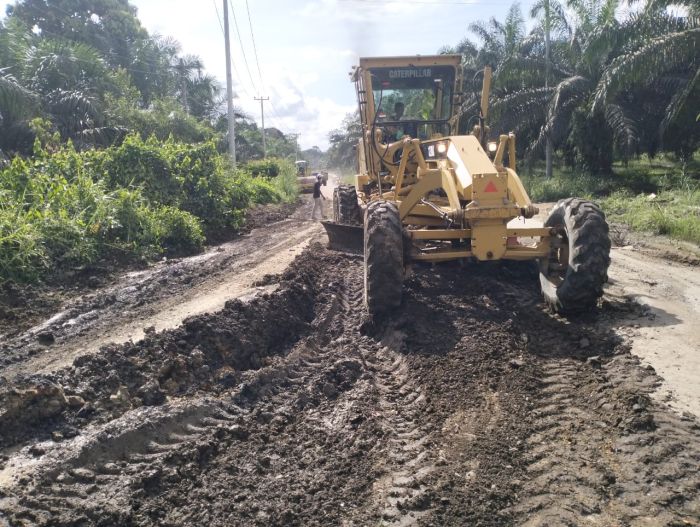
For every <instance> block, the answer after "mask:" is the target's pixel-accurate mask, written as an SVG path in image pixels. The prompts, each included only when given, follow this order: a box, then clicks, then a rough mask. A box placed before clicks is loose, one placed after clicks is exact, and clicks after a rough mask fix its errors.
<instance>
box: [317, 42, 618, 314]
mask: <svg viewBox="0 0 700 527" xmlns="http://www.w3.org/2000/svg"><path fill="white" fill-rule="evenodd" d="M460 62H461V57H460V56H459V55H439V56H416V57H392V58H361V59H360V64H359V66H356V67H354V68H353V71H352V73H351V78H352V81H353V82H354V84H355V89H356V93H357V101H358V105H359V114H360V120H361V124H362V131H363V133H362V137H361V139H360V140H359V142H358V145H357V161H358V167H359V171H358V174H357V175H356V176H355V184H354V186H350V185H344V186H340V187H338V188H336V189H335V191H334V195H333V221H329V222H324V226H325V227H326V231H327V233H328V238H329V242H330V247H331V248H337V249H346V250H353V249H355V250H360V249H361V251H362V252H363V253H364V264H365V265H364V268H365V280H364V288H365V304H366V307H367V309H368V311H369V313H370V314H371V315H377V314H379V313H382V312H386V311H388V310H391V309H393V308H395V307H397V306H398V305H399V304H400V303H401V295H402V285H403V279H404V273H405V268H406V266H407V265H409V264H411V263H412V262H445V261H450V260H459V259H472V260H477V261H480V262H486V261H497V260H535V261H537V262H538V263H539V269H540V283H541V286H542V293H543V295H544V298H545V300H546V302H547V304H548V305H549V306H550V307H551V308H552V309H553V310H554V311H558V312H574V311H581V310H585V309H589V308H591V307H592V306H594V305H595V304H596V302H597V299H598V298H599V297H600V296H601V294H602V288H603V284H604V283H605V282H606V281H607V269H608V265H609V263H610V257H609V253H610V240H609V236H608V225H607V223H606V221H605V216H604V214H603V212H602V211H601V210H600V208H599V207H598V206H597V205H595V204H593V203H591V202H589V201H585V200H582V199H578V198H569V199H565V200H562V201H560V202H559V203H557V205H556V206H555V207H554V209H553V210H552V211H551V213H550V215H549V217H548V218H547V220H546V221H545V222H544V224H541V223H540V224H536V225H534V226H533V225H532V224H531V222H530V224H529V225H523V223H522V222H523V221H525V219H527V218H532V217H533V216H535V215H536V214H537V213H538V212H539V211H538V209H537V208H536V207H534V206H533V205H532V203H531V201H530V198H529V197H528V194H527V192H526V191H525V188H524V187H523V184H522V182H521V180H520V178H519V177H518V175H517V173H516V171H515V168H516V164H515V161H516V160H515V135H514V134H512V133H508V134H503V135H500V136H499V137H498V138H497V139H496V140H495V141H492V142H491V141H489V138H488V131H489V129H488V127H487V126H486V118H487V115H488V99H489V91H490V82H491V70H490V68H486V69H485V71H484V78H483V87H482V93H481V108H480V113H479V115H478V116H475V118H476V123H477V124H475V126H474V127H473V129H472V130H471V131H470V132H471V133H469V134H468V135H460V133H459V131H458V125H459V121H460V119H459V118H460V104H461V97H462V75H461V70H460ZM506 158H507V162H506ZM516 218H520V219H519V221H518V222H515V223H518V225H514V224H513V222H511V220H514V219H516ZM509 222H511V223H509Z"/></svg>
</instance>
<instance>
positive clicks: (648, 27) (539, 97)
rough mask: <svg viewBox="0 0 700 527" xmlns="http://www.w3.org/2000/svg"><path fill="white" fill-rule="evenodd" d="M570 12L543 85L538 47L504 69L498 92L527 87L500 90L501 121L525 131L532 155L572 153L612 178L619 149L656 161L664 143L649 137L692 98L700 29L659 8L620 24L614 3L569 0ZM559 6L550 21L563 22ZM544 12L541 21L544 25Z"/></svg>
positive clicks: (554, 44)
mask: <svg viewBox="0 0 700 527" xmlns="http://www.w3.org/2000/svg"><path fill="white" fill-rule="evenodd" d="M569 5H570V7H571V8H572V10H573V12H574V13H575V16H574V19H573V20H571V21H570V22H569V27H572V28H573V30H571V32H570V35H571V36H570V37H569V38H567V39H564V38H562V36H559V38H556V39H555V41H554V42H552V46H551V47H552V49H551V52H552V57H551V67H550V68H548V67H547V66H549V65H550V61H547V60H546V49H545V50H544V54H545V60H544V63H545V74H544V76H543V77H542V76H540V75H533V74H532V71H533V68H532V64H533V62H534V63H536V62H538V61H539V60H540V59H541V58H542V51H543V50H540V49H539V48H538V47H534V48H532V49H531V50H526V53H525V54H524V55H523V56H517V57H514V58H513V59H511V60H509V61H506V62H504V63H503V64H502V68H501V71H499V72H498V73H499V75H498V77H499V80H500V84H501V86H506V87H508V88H512V87H513V79H519V80H521V81H522V80H523V79H530V82H527V83H524V84H523V85H522V86H521V87H520V88H519V89H516V90H515V91H508V90H501V91H500V92H498V85H499V82H497V90H496V92H497V93H496V95H497V96H496V103H495V105H494V109H495V110H496V111H495V114H496V116H497V117H500V119H499V122H498V126H499V127H508V126H513V127H514V128H516V131H519V132H520V133H522V132H524V135H525V137H526V138H528V153H529V155H530V156H537V155H540V154H541V153H542V151H543V150H544V151H545V152H546V149H547V143H548V141H551V144H552V147H565V146H567V144H569V145H571V144H573V148H574V151H575V154H576V155H577V156H579V157H580V158H581V160H582V161H583V162H584V164H586V165H587V166H588V168H591V169H593V170H596V171H609V170H610V166H611V163H612V154H613V152H612V145H613V143H614V146H615V147H616V149H617V150H618V153H619V154H620V155H621V156H622V157H623V158H627V157H629V156H631V155H634V154H636V153H638V152H639V150H640V148H641V146H642V144H643V145H644V147H645V148H646V150H647V151H649V152H651V153H653V151H655V148H657V147H658V143H659V141H658V135H657V136H656V137H654V138H651V137H650V136H649V134H648V133H646V130H647V129H648V128H649V122H650V120H653V119H652V117H658V120H659V121H660V122H659V123H657V126H659V127H660V128H659V133H660V134H663V133H664V130H666V129H667V128H668V125H669V123H670V122H672V121H673V119H674V118H675V117H674V116H678V115H679V112H680V109H681V108H683V107H685V105H687V104H688V103H689V101H690V100H691V99H692V98H691V94H692V93H693V90H694V89H695V87H696V86H697V71H698V59H697V51H696V50H697V49H698V44H700V41H699V40H698V39H699V38H700V37H699V35H698V22H697V20H693V19H691V18H689V17H681V16H674V15H670V14H668V13H666V12H665V11H663V10H661V9H658V8H655V9H646V10H644V11H643V12H642V13H640V14H638V15H635V16H632V17H629V18H627V19H625V20H623V21H618V20H617V19H616V18H615V16H614V13H615V9H616V7H617V5H618V3H617V0H597V1H593V2H590V1H579V0H572V1H571V2H570V3H569ZM552 6H553V4H552V3H551V0H550V5H549V8H550V11H552V12H553V14H554V15H555V16H554V17H552V20H557V19H558V18H559V17H558V16H556V11H555V10H554V9H552ZM536 7H540V6H537V5H536ZM544 8H545V6H544V5H543V6H541V8H540V9H539V10H538V12H540V13H542V14H543V16H544V17H545V18H547V17H546V11H545V9H544ZM550 27H551V26H550ZM536 30H537V28H536ZM546 47H547V46H546V44H545V48H546ZM521 49H526V46H523V47H521ZM550 79H551V85H550V82H549V81H550ZM654 107H663V108H666V109H667V112H666V117H665V118H664V117H662V116H658V114H656V113H655V112H654V111H653V108H654ZM523 117H525V119H524V120H522V121H521V120H520V119H521V118H523ZM533 126H534V129H533ZM518 127H520V128H521V129H520V130H517V128H518ZM523 128H524V130H523ZM608 134H610V135H611V141H608V140H607V135H608Z"/></svg>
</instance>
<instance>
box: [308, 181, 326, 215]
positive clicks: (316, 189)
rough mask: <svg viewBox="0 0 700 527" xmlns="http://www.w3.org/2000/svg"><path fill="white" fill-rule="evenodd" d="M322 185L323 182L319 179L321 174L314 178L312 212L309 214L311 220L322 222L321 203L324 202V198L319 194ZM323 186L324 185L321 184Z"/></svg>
mask: <svg viewBox="0 0 700 527" xmlns="http://www.w3.org/2000/svg"><path fill="white" fill-rule="evenodd" d="M322 183H323V180H322V178H321V174H319V175H318V176H316V183H314V195H313V197H314V210H313V211H312V212H311V219H312V220H322V219H323V202H322V201H321V200H323V201H325V200H326V196H324V195H323V192H321V184H322ZM323 184H324V185H325V183H323ZM316 211H318V215H319V216H320V217H318V218H317V217H316Z"/></svg>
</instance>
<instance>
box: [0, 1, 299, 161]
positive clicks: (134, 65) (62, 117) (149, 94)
mask: <svg viewBox="0 0 700 527" xmlns="http://www.w3.org/2000/svg"><path fill="white" fill-rule="evenodd" d="M224 102H225V98H224V93H223V92H222V89H221V87H220V86H219V84H218V83H217V81H216V79H214V77H212V76H211V75H209V74H207V73H206V71H205V68H204V64H203V62H202V60H201V59H200V58H199V57H197V56H194V55H189V54H186V53H184V52H183V51H182V49H181V47H180V45H179V43H178V42H177V41H176V40H175V39H173V38H170V37H164V36H160V35H149V34H148V32H147V31H146V30H145V29H144V28H143V26H142V25H141V24H140V22H139V20H138V18H137V13H136V8H135V7H133V6H132V5H131V4H129V2H128V0H51V1H46V0H20V1H16V2H15V3H14V4H13V5H11V6H9V7H8V8H7V17H6V18H5V19H4V20H3V21H2V22H0V160H2V159H5V160H6V161H7V160H8V159H10V158H11V157H12V156H14V155H16V154H20V155H24V156H27V155H31V153H32V149H33V145H34V139H35V138H36V137H37V136H38V135H40V134H42V133H47V132H48V133H51V134H52V133H54V132H57V133H59V135H60V137H61V139H62V140H63V141H64V142H65V141H67V140H68V139H70V140H71V141H72V142H73V144H74V146H75V147H76V148H77V149H78V150H83V149H85V148H89V147H106V146H111V145H115V144H119V142H120V141H122V140H123V139H124V137H126V135H127V134H129V133H131V132H138V133H140V134H141V136H142V137H144V138H145V137H149V136H151V135H154V136H155V137H157V138H159V139H161V140H165V139H167V138H168V137H170V136H172V137H173V138H174V139H175V140H178V141H182V142H187V143H195V142H203V141H214V144H215V145H216V147H217V149H218V150H219V151H220V152H223V151H224V150H225V149H226V145H227V138H226V134H227V125H226V118H225V104H224ZM236 117H237V121H238V122H237V126H238V129H237V131H238V134H237V137H236V146H237V153H238V157H239V159H240V160H241V161H246V160H249V159H260V158H262V155H263V152H262V137H261V131H260V129H259V128H258V126H257V125H256V124H255V122H254V121H253V120H252V119H250V118H249V116H247V115H245V114H244V113H243V112H240V111H238V112H237V115H236ZM267 136H268V141H267V142H268V154H269V155H270V156H273V157H293V156H294V153H295V149H296V143H295V142H294V141H293V140H292V139H291V138H288V137H286V136H285V135H284V134H283V133H282V132H281V131H279V130H276V129H274V128H271V129H268V131H267Z"/></svg>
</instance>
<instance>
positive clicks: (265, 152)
mask: <svg viewBox="0 0 700 527" xmlns="http://www.w3.org/2000/svg"><path fill="white" fill-rule="evenodd" d="M253 99H255V100H256V101H260V118H261V119H262V138H263V159H264V158H266V157H267V145H266V144H265V109H264V108H263V101H269V100H270V98H269V97H253Z"/></svg>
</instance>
